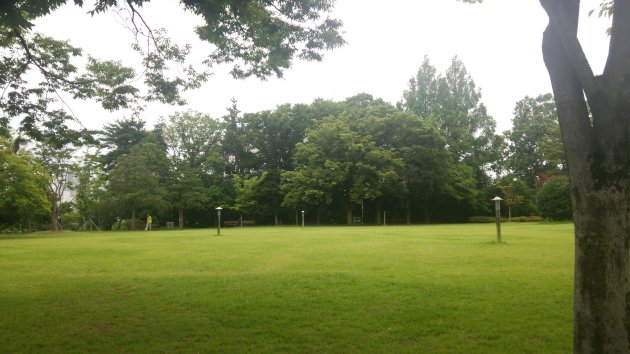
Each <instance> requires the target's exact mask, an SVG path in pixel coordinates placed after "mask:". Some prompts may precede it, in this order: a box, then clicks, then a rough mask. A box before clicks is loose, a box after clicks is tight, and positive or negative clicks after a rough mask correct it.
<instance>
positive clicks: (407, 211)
mask: <svg viewBox="0 0 630 354" xmlns="http://www.w3.org/2000/svg"><path fill="white" fill-rule="evenodd" d="M405 220H406V223H407V225H411V203H410V202H409V201H407V208H406V215H405Z"/></svg>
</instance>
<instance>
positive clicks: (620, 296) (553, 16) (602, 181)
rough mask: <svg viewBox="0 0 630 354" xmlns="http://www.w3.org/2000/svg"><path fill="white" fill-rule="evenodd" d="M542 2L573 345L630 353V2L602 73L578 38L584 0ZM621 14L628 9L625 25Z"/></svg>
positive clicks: (622, 4) (621, 5) (620, 4)
mask: <svg viewBox="0 0 630 354" xmlns="http://www.w3.org/2000/svg"><path fill="white" fill-rule="evenodd" d="M541 4H542V5H543V7H544V8H545V10H547V13H548V14H549V17H550V24H549V26H548V27H547V30H546V31H545V34H544V39H543V54H544V59H545V64H546V66H547V69H548V71H549V75H550V78H551V83H552V87H553V92H554V96H555V100H556V106H557V109H558V119H559V122H560V130H561V132H562V139H563V142H564V148H565V152H566V156H567V161H568V166H569V175H570V178H571V198H572V203H573V218H574V222H575V269H574V300H573V302H574V340H573V342H574V352H576V353H628V352H630V281H629V279H630V274H629V266H630V264H629V258H630V250H629V248H630V246H629V245H630V222H629V220H628V219H629V217H630V214H629V211H630V209H629V207H630V205H629V200H630V193H629V191H630V188H629V183H630V176H629V174H630V171H629V169H630V151H629V147H630V140H629V137H630V129H629V122H630V97H629V96H630V90H628V82H630V65H629V64H630V62H629V61H628V58H629V57H630V54H629V53H628V48H630V46H629V45H628V44H627V38H628V36H629V35H630V27H628V22H630V21H629V20H630V3H628V2H627V1H615V15H614V16H615V18H616V20H613V37H612V38H611V46H610V56H609V61H608V63H607V67H606V70H605V72H604V75H602V76H601V77H595V76H594V75H593V74H592V71H591V70H590V67H589V66H588V62H585V58H583V52H582V50H581V48H580V47H579V42H577V39H576V38H577V37H576V33H577V22H578V13H579V1H577V0H543V1H541ZM617 16H622V17H619V18H621V19H622V21H621V22H622V23H621V24H619V23H620V22H619V18H617ZM624 26H625V27H624ZM620 38H622V39H623V41H622V42H619V40H620ZM576 42H577V45H576ZM616 46H622V48H621V49H620V48H617V47H616ZM619 53H622V54H619ZM583 59H584V60H583ZM585 94H586V96H587V97H588V100H589V104H590V107H591V111H592V121H591V119H589V115H588V110H587V108H586V102H585V100H584V95H585Z"/></svg>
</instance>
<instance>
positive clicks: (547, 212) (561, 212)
mask: <svg viewBox="0 0 630 354" xmlns="http://www.w3.org/2000/svg"><path fill="white" fill-rule="evenodd" d="M536 205H537V207H538V212H539V214H540V216H542V217H543V218H546V219H549V220H571V219H572V218H573V209H572V206H571V183H570V182H569V178H567V177H564V176H563V177H556V178H552V179H549V180H548V181H547V182H545V184H544V185H543V186H542V188H541V189H540V191H539V192H538V195H537V199H536Z"/></svg>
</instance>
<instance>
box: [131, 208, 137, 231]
mask: <svg viewBox="0 0 630 354" xmlns="http://www.w3.org/2000/svg"><path fill="white" fill-rule="evenodd" d="M131 230H132V231H136V208H133V209H131Z"/></svg>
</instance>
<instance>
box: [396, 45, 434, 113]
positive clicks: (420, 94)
mask: <svg viewBox="0 0 630 354" xmlns="http://www.w3.org/2000/svg"><path fill="white" fill-rule="evenodd" d="M398 105H399V107H401V108H403V109H404V110H407V111H411V112H414V113H416V114H417V115H418V116H420V117H430V116H432V115H434V114H436V113H438V112H439V102H438V76H437V69H436V68H435V67H434V66H433V65H432V64H431V61H430V59H429V56H427V55H425V56H424V60H423V61H422V65H421V66H420V68H419V69H418V72H417V73H416V76H415V77H412V78H411V79H409V88H408V89H407V90H405V92H404V93H403V101H402V102H399V103H398Z"/></svg>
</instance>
